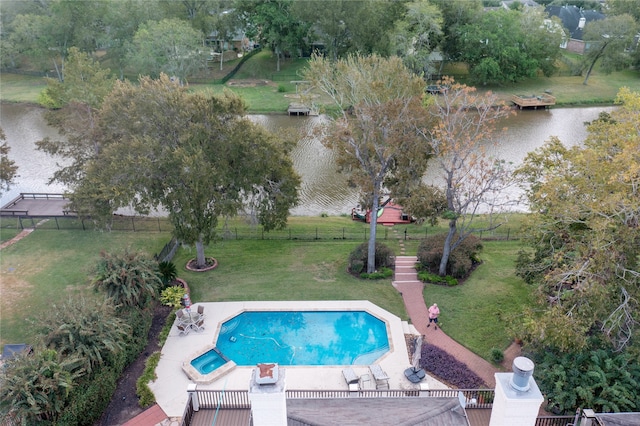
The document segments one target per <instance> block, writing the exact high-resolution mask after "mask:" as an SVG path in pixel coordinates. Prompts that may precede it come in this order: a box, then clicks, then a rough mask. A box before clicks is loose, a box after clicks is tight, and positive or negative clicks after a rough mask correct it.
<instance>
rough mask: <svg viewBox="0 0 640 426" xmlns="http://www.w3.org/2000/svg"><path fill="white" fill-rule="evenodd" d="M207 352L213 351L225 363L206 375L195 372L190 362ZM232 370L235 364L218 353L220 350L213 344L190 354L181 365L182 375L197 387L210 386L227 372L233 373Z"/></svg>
mask: <svg viewBox="0 0 640 426" xmlns="http://www.w3.org/2000/svg"><path fill="white" fill-rule="evenodd" d="M209 351H215V352H216V353H217V354H218V355H220V357H221V358H222V359H224V360H226V361H227V362H225V363H224V364H222V365H221V366H220V367H218V368H216V369H215V370H213V371H212V372H210V373H208V374H202V373H200V372H199V371H198V370H196V368H195V367H194V366H193V365H192V364H191V361H192V360H194V359H196V358H198V357H199V356H201V355H204V354H205V353H207V352H209ZM234 368H236V363H235V362H233V360H230V359H228V358H227V357H226V356H224V355H223V354H222V352H220V350H219V349H218V348H217V347H216V345H213V344H212V345H209V346H206V347H204V348H201V349H200V350H198V351H196V352H194V353H192V354H191V355H189V356H188V357H187V358H186V360H185V361H184V362H183V363H182V371H184V373H185V374H186V375H187V376H188V377H189V378H190V379H191V380H192V381H193V382H194V383H196V384H198V385H208V384H211V383H213V382H215V381H216V380H218V379H220V378H221V377H222V376H224V375H225V374H228V373H229V372H231V371H233V369H234Z"/></svg>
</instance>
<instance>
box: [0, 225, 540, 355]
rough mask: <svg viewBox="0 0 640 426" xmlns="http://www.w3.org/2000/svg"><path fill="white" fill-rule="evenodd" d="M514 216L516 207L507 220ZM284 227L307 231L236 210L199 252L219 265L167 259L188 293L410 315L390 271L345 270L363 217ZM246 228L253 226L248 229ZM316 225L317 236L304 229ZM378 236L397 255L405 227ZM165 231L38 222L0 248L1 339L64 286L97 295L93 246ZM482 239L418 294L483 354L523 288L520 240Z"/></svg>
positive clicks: (157, 245) (415, 236) (131, 242)
mask: <svg viewBox="0 0 640 426" xmlns="http://www.w3.org/2000/svg"><path fill="white" fill-rule="evenodd" d="M520 216H522V215H519V216H514V220H513V224H514V225H515V223H516V222H518V221H519V217H520ZM410 226H414V225H410ZM290 227H291V229H292V230H294V233H296V234H298V235H306V236H307V237H305V239H304V240H303V239H295V238H293V239H286V238H274V237H275V235H273V234H271V235H270V234H265V237H264V238H265V239H261V238H262V234H261V233H260V232H259V230H258V229H257V228H250V227H249V226H248V225H246V224H244V223H243V222H242V221H240V220H239V219H236V220H234V221H232V222H231V223H230V225H229V228H228V230H227V231H228V232H229V233H231V234H233V233H235V232H238V234H239V235H246V237H244V238H242V239H238V240H233V239H231V240H220V241H218V242H216V243H213V244H211V245H210V246H209V247H208V248H207V252H206V253H207V256H212V257H215V258H216V259H217V261H218V267H217V268H216V269H215V270H213V271H209V272H205V273H195V272H189V271H187V270H186V269H185V268H184V265H185V264H186V262H187V261H188V260H189V259H191V258H193V257H195V249H194V248H189V247H183V248H181V249H180V250H179V252H178V254H177V256H176V258H175V259H174V262H175V264H176V266H177V267H178V270H179V276H180V277H181V278H183V279H185V280H186V281H187V282H188V284H189V286H190V288H191V290H192V300H193V301H194V302H198V301H238V300H362V299H365V300H370V301H371V302H373V303H375V304H377V305H379V306H381V307H382V308H384V309H386V310H388V311H390V312H392V313H394V314H395V315H397V316H398V317H400V318H402V319H403V320H407V319H408V318H407V314H406V311H405V308H404V304H403V302H402V298H401V297H400V295H399V294H398V292H397V291H396V290H395V289H394V288H393V286H392V285H391V280H380V281H363V280H359V279H356V278H354V277H352V276H351V275H349V274H348V273H347V271H346V268H347V256H348V254H349V252H350V251H351V250H353V249H354V248H355V247H356V246H357V245H358V244H360V243H361V242H362V241H364V238H365V237H364V236H365V233H364V232H363V231H364V230H365V229H366V228H367V225H365V224H362V223H359V222H354V221H352V220H351V219H350V218H347V217H333V216H332V217H325V218H322V217H292V218H290ZM249 229H253V235H251V236H250V238H249V232H250V231H249ZM398 229H399V230H401V229H402V228H400V227H398ZM444 229H445V228H444V227H442V226H439V227H437V228H432V227H426V226H424V225H423V226H415V233H410V234H409V235H411V236H412V237H411V238H409V239H408V240H407V241H405V245H406V248H407V254H415V252H416V249H417V246H418V244H419V241H420V238H422V236H423V235H424V233H428V234H431V233H435V232H436V230H439V231H442V230H444ZM343 230H344V231H345V232H356V233H360V232H362V239H361V240H343V239H341V238H340V237H339V236H340V235H341V233H342V232H343ZM7 232H8V231H7ZM285 232H286V231H285ZM316 232H317V233H318V235H320V236H321V239H319V240H317V241H314V240H313V239H312V238H313V237H311V238H308V236H309V235H315V234H316ZM3 235H4V232H3ZM332 235H338V236H337V237H332ZM385 235H386V236H387V239H386V240H384V243H385V244H387V245H389V246H390V247H391V248H392V249H393V250H394V251H395V252H396V254H400V244H399V241H398V236H400V237H401V238H402V236H403V233H402V232H399V233H394V232H393V230H392V229H391V230H390V228H388V227H385V228H383V227H381V228H380V230H379V232H378V236H379V239H382V238H383V237H384V236H385ZM267 238H270V239H267ZM169 239H170V235H169V234H168V233H141V232H136V233H134V232H111V233H103V232H97V231H79V230H70V231H64V230H63V231H57V230H36V231H35V232H33V233H32V234H31V235H29V236H28V237H27V238H25V239H23V240H22V241H20V242H19V243H18V244H15V245H12V246H10V247H8V248H6V249H3V250H2V256H1V258H0V270H1V271H2V280H1V285H2V300H1V302H0V308H1V312H2V320H1V321H0V336H1V341H0V343H2V344H4V343H16V342H33V341H34V340H35V338H36V336H37V333H36V329H35V327H34V325H33V324H32V323H31V322H29V321H27V320H29V319H37V317H38V316H39V314H40V313H41V312H44V311H46V310H47V309H48V307H49V306H51V304H54V303H60V302H62V301H64V300H65V299H66V298H68V297H70V296H72V295H83V296H84V297H87V298H91V297H95V296H96V295H97V293H95V292H94V291H93V289H92V287H91V285H90V278H89V277H90V276H91V271H92V268H93V267H94V265H95V264H96V262H97V260H98V258H99V255H100V252H101V251H103V250H104V251H111V252H115V251H120V250H122V249H123V248H125V247H130V248H131V249H133V250H143V251H145V252H147V253H150V254H153V253H157V252H159V251H160V249H161V248H162V246H163V245H164V244H165V243H166V242H167V241H168V240H169ZM485 247H486V248H485V251H484V252H483V254H482V257H483V260H484V264H483V265H482V266H480V267H479V268H478V269H477V270H476V271H475V272H474V274H473V276H472V277H471V278H470V279H469V280H468V281H467V282H466V283H464V284H463V285H460V286H457V287H453V288H447V287H439V286H428V287H427V290H426V291H425V295H426V303H432V302H433V301H437V303H438V304H439V305H441V306H442V311H443V314H442V321H443V323H444V325H445V329H446V330H447V333H449V334H450V335H451V336H452V337H454V338H455V339H457V340H459V341H460V342H461V343H463V344H464V345H465V346H467V347H469V348H470V349H472V350H473V351H475V352H477V353H478V354H480V355H481V356H484V357H487V356H488V351H489V350H490V349H491V348H492V347H500V348H504V347H506V346H507V345H508V343H509V341H510V337H511V336H509V335H508V332H507V331H506V327H505V325H506V324H505V323H504V322H502V321H501V320H500V316H498V312H503V316H504V315H508V314H510V313H512V312H514V311H517V309H518V308H519V306H520V304H521V303H525V302H526V300H527V297H528V291H529V289H528V288H526V287H525V286H524V284H523V283H522V281H521V280H519V279H517V278H515V277H514V275H513V260H514V258H515V253H516V251H517V248H518V242H513V241H509V242H487V243H485Z"/></svg>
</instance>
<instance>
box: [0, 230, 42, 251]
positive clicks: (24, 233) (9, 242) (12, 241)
mask: <svg viewBox="0 0 640 426" xmlns="http://www.w3.org/2000/svg"><path fill="white" fill-rule="evenodd" d="M33 230H34V228H27V229H23V230H22V231H21V232H20V233H19V234H18V235H16V236H15V237H13V238H12V239H10V240H7V241H5V242H4V243H2V244H0V250H2V249H3V248H5V247H9V246H10V245H12V244H15V243H17V242H18V241H20V240H21V239H23V238H24V237H26V236H27V235H29V234H30V233H32V232H33Z"/></svg>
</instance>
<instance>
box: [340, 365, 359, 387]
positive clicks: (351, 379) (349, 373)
mask: <svg viewBox="0 0 640 426" xmlns="http://www.w3.org/2000/svg"><path fill="white" fill-rule="evenodd" d="M342 376H343V377H344V381H345V382H347V386H349V391H351V392H356V391H358V389H359V384H358V383H359V381H360V378H359V377H358V375H357V374H356V372H355V371H353V368H345V369H344V370H342Z"/></svg>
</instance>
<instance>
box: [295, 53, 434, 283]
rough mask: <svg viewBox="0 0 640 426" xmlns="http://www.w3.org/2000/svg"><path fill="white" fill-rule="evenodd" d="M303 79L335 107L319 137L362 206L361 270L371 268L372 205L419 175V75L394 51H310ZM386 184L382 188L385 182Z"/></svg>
mask: <svg viewBox="0 0 640 426" xmlns="http://www.w3.org/2000/svg"><path fill="white" fill-rule="evenodd" d="M304 76H305V79H307V80H309V81H310V82H311V85H312V86H313V87H314V88H315V89H316V90H318V91H320V92H322V93H323V94H324V95H326V96H329V97H330V98H331V99H332V100H333V102H334V103H335V105H336V106H337V107H338V109H339V116H338V117H337V118H336V119H335V120H333V121H332V122H331V127H330V128H329V129H328V131H327V133H326V134H325V135H324V136H325V137H324V139H323V143H324V144H325V145H326V146H328V147H329V148H331V149H332V150H334V151H335V153H336V154H337V162H338V165H339V166H341V167H342V169H343V170H344V171H345V172H347V173H348V174H349V176H350V180H351V181H352V182H353V183H354V184H355V185H357V186H358V187H359V188H360V190H361V192H362V197H363V198H364V201H363V205H364V206H368V207H369V208H370V211H371V212H372V214H371V215H370V229H371V231H370V238H369V253H368V256H369V257H368V261H367V273H372V272H373V271H374V270H375V239H376V223H377V216H376V214H375V213H376V212H377V211H378V206H379V203H380V199H381V197H382V196H383V195H388V194H385V192H384V191H385V190H386V191H389V192H393V188H392V187H391V186H392V185H393V184H394V183H396V184H398V183H402V184H406V182H404V181H405V180H414V181H415V180H419V179H420V177H421V176H422V175H423V173H424V171H425V169H426V161H427V159H428V157H429V149H428V148H427V147H425V144H426V141H425V140H424V139H423V138H421V137H420V136H419V134H418V131H417V129H418V127H419V126H420V125H424V123H425V122H426V121H427V116H426V114H425V113H426V111H425V109H424V108H423V107H422V96H423V94H424V81H423V80H422V79H421V78H420V77H417V76H416V75H415V74H413V73H411V72H410V71H409V70H408V69H407V68H406V67H405V66H404V65H403V64H402V61H401V60H400V59H399V58H398V57H392V58H389V59H385V58H382V57H379V56H376V55H372V56H361V55H353V56H349V57H348V58H347V59H340V60H338V61H337V62H332V61H330V60H329V59H327V58H324V57H320V56H314V57H313V58H312V60H311V61H310V63H309V68H308V69H307V70H306V72H305V74H304ZM385 186H386V188H385Z"/></svg>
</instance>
